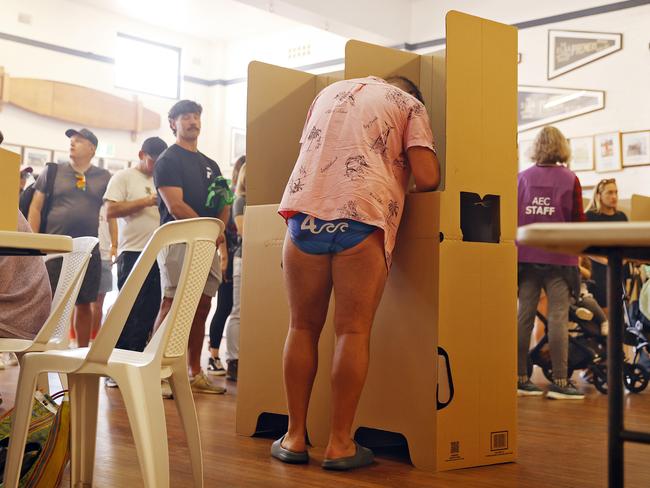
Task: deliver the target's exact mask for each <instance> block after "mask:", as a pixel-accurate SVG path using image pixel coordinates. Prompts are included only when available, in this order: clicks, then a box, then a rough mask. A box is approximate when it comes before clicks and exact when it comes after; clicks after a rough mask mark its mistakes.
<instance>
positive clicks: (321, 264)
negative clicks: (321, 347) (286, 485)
mask: <svg viewBox="0 0 650 488" xmlns="http://www.w3.org/2000/svg"><path fill="white" fill-rule="evenodd" d="M331 260H332V258H331V256H329V255H315V254H306V253H304V252H302V251H301V250H300V249H298V248H297V247H296V245H295V244H294V243H293V242H292V241H291V238H290V237H289V236H288V235H287V237H286V238H285V241H284V250H283V269H284V281H285V284H286V288H287V295H288V299H289V308H290V324H289V333H288V334H287V339H286V342H285V345H284V358H283V363H284V368H283V369H284V387H285V391H286V394H287V404H288V408H289V429H288V431H287V434H286V436H285V438H284V441H283V443H282V447H284V448H285V449H289V450H290V451H296V452H301V451H304V450H305V448H306V445H305V433H306V428H307V427H306V423H307V409H308V406H309V397H310V395H311V390H312V386H313V384H314V377H315V376H316V370H317V368H318V339H319V337H320V333H321V330H322V328H323V324H324V323H325V318H326V316H327V308H328V306H329V300H330V294H331V290H332V276H331Z"/></svg>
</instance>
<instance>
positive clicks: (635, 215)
mask: <svg viewBox="0 0 650 488" xmlns="http://www.w3.org/2000/svg"><path fill="white" fill-rule="evenodd" d="M619 210H622V209H619ZM623 211H624V210H623ZM627 216H628V218H629V219H630V220H632V221H634V222H639V221H644V220H650V197H646V196H645V195H632V199H631V205H630V213H628V214H627Z"/></svg>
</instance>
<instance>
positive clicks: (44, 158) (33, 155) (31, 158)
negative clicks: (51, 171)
mask: <svg viewBox="0 0 650 488" xmlns="http://www.w3.org/2000/svg"><path fill="white" fill-rule="evenodd" d="M49 161H52V151H51V150H49V149H41V148H37V147H25V148H24V150H23V164H24V165H27V166H31V167H32V168H34V173H40V172H41V171H42V170H43V169H44V168H45V164H46V163H48V162H49Z"/></svg>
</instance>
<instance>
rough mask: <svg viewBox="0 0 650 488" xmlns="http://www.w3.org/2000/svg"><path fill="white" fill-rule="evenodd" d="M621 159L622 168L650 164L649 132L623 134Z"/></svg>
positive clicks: (637, 131)
mask: <svg viewBox="0 0 650 488" xmlns="http://www.w3.org/2000/svg"><path fill="white" fill-rule="evenodd" d="M621 159H622V163H623V167H624V168H628V167H630V166H644V165H648V164H650V130H636V131H630V132H623V133H622V134H621Z"/></svg>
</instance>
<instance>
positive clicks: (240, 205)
mask: <svg viewBox="0 0 650 488" xmlns="http://www.w3.org/2000/svg"><path fill="white" fill-rule="evenodd" d="M245 211H246V197H245V196H238V197H237V198H236V199H235V202H234V203H233V204H232V216H233V218H235V217H238V216H240V215H244V212H245ZM241 248H242V239H241V237H239V243H238V245H237V250H236V251H235V256H236V257H238V258H241Z"/></svg>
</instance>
